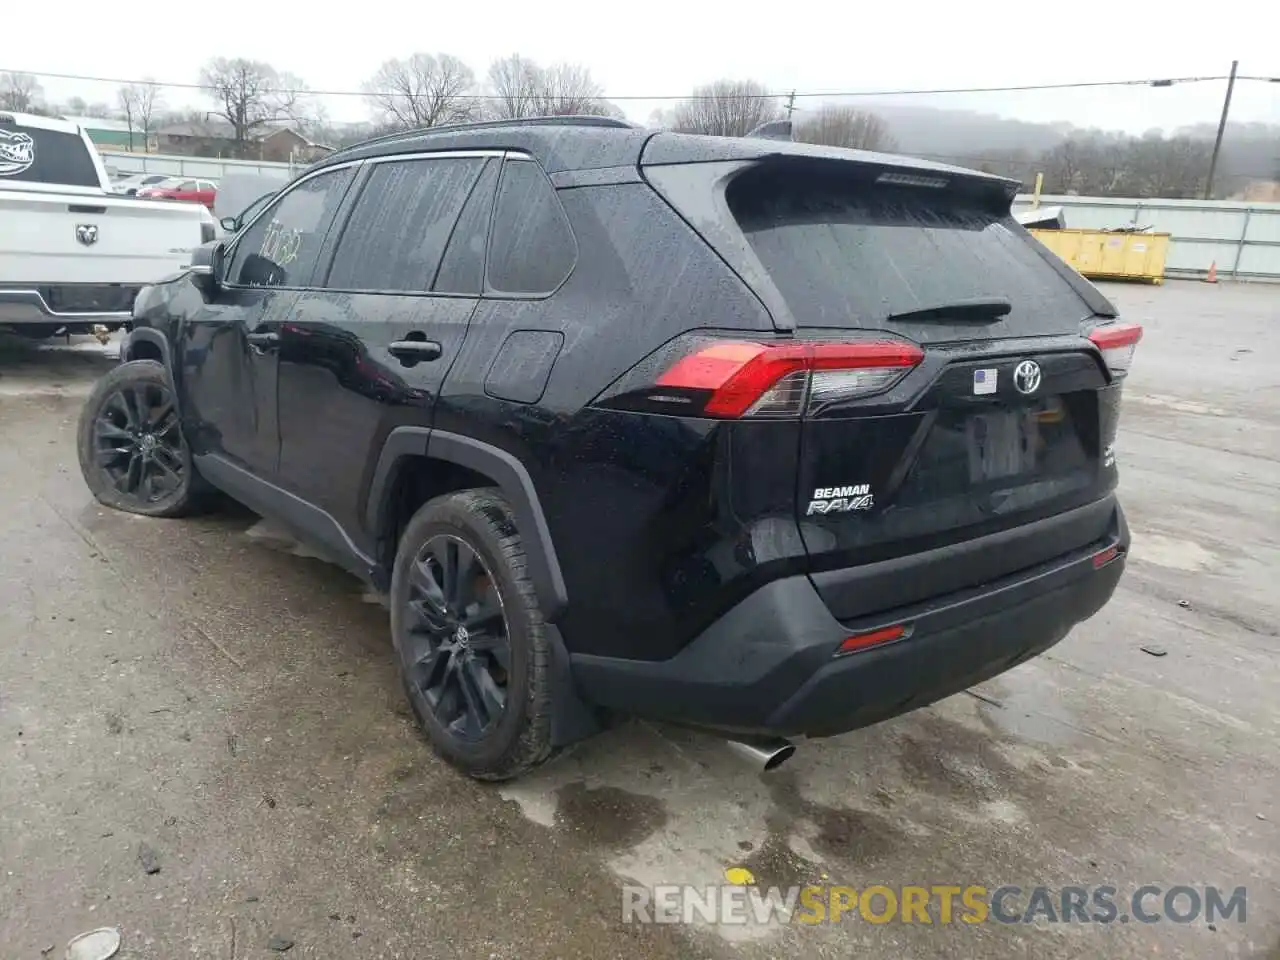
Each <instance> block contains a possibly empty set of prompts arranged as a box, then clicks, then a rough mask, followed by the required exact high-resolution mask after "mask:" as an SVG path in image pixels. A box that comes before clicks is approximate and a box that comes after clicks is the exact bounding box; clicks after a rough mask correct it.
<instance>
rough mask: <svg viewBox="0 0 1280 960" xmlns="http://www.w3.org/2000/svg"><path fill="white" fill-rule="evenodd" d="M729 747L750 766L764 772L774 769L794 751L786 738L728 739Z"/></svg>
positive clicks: (794, 747)
mask: <svg viewBox="0 0 1280 960" xmlns="http://www.w3.org/2000/svg"><path fill="white" fill-rule="evenodd" d="M727 742H728V744H729V748H730V749H731V750H733V752H734V753H736V754H737V755H738V756H740V757H742V758H743V759H744V760H746V761H747V762H748V763H750V764H751V765H752V766H755V767H757V768H759V769H760V770H762V771H764V772H768V771H770V770H776V769H777V768H778V767H780V766H782V765H783V764H784V763H786V762H787V761H788V760H790V759H791V757H792V755H793V754H794V753H795V752H796V746H795V744H794V743H791V742H789V741H787V740H729V741H727Z"/></svg>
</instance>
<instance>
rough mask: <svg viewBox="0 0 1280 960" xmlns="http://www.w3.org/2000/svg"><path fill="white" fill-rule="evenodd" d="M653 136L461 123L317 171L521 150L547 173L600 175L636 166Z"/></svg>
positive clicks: (572, 124) (343, 154)
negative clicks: (370, 161)
mask: <svg viewBox="0 0 1280 960" xmlns="http://www.w3.org/2000/svg"><path fill="white" fill-rule="evenodd" d="M651 136H653V131H652V130H645V129H643V128H641V127H637V126H635V125H634V124H630V123H627V122H626V121H625V120H614V119H611V118H609V117H580V116H573V117H530V118H526V119H521V120H495V121H491V122H484V123H460V124H453V125H450V126H441V127H427V128H425V129H422V130H408V131H405V132H404V133H393V134H390V135H388V136H385V137H378V138H377V139H374V140H366V141H365V142H364V143H358V144H356V145H355V146H352V147H348V148H346V149H345V150H339V151H338V152H337V153H334V154H331V155H330V156H329V157H327V158H325V159H324V160H322V161H321V162H320V163H317V164H316V165H315V166H314V167H312V169H315V170H318V169H321V168H322V167H326V166H328V165H330V164H332V163H343V162H346V161H350V160H363V159H365V158H366V157H382V156H387V155H388V154H396V153H427V152H433V151H437V150H520V151H523V152H525V153H528V154H529V155H531V156H532V157H534V158H535V159H536V160H537V161H538V162H539V163H541V164H542V166H543V168H544V169H545V170H546V171H547V173H559V172H560V171H562V170H594V169H598V168H600V167H617V166H624V165H630V166H635V165H636V163H638V162H639V160H640V152H641V150H642V149H643V147H644V144H645V141H646V140H648V139H649V138H650V137H651Z"/></svg>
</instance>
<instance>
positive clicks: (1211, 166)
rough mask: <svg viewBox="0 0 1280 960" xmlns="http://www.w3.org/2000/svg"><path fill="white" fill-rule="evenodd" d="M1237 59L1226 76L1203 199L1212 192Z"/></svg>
mask: <svg viewBox="0 0 1280 960" xmlns="http://www.w3.org/2000/svg"><path fill="white" fill-rule="evenodd" d="M1239 66H1240V61H1239V60H1232V61H1231V75H1230V76H1229V77H1228V78H1227V96H1226V98H1225V99H1223V101H1222V117H1221V118H1220V119H1219V120H1218V136H1217V137H1216V138H1215V139H1214V141H1213V156H1212V157H1211V158H1210V159H1209V178H1208V179H1207V180H1206V181H1205V184H1204V199H1205V200H1208V199H1209V197H1210V195H1212V193H1213V174H1214V172H1215V171H1216V170H1217V168H1218V151H1219V150H1221V149H1222V134H1223V131H1225V130H1226V129H1227V112H1228V111H1229V110H1230V109H1231V91H1232V90H1234V89H1235V86H1236V68H1237V67H1239Z"/></svg>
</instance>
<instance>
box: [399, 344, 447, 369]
mask: <svg viewBox="0 0 1280 960" xmlns="http://www.w3.org/2000/svg"><path fill="white" fill-rule="evenodd" d="M387 352H388V353H390V354H391V355H392V356H393V357H397V358H399V360H400V362H401V363H402V364H404V365H405V366H408V365H409V364H412V363H419V362H421V361H423V360H435V359H438V358H439V356H440V355H441V354H442V353H444V348H443V347H442V346H440V344H439V343H437V342H436V341H435V340H393V341H392V342H391V344H390V345H389V346H388V347H387Z"/></svg>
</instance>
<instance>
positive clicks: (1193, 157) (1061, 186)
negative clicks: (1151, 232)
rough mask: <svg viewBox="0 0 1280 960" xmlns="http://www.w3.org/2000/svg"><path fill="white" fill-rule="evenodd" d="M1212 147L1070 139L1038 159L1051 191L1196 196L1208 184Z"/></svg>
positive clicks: (1160, 140) (1156, 134)
mask: <svg viewBox="0 0 1280 960" xmlns="http://www.w3.org/2000/svg"><path fill="white" fill-rule="evenodd" d="M1212 149H1213V145H1212V143H1211V142H1210V141H1209V140H1207V139H1203V138H1200V137H1188V136H1176V137H1169V138H1165V137H1164V136H1163V134H1161V133H1160V131H1158V130H1153V131H1149V132H1148V133H1147V134H1145V135H1144V136H1142V137H1141V138H1134V137H1123V136H1114V135H1111V136H1108V135H1099V134H1097V133H1093V134H1086V135H1082V136H1074V137H1070V138H1068V139H1066V140H1064V141H1062V143H1060V144H1058V145H1057V146H1056V147H1054V148H1053V149H1052V150H1048V151H1046V152H1045V153H1044V154H1042V155H1041V157H1040V168H1041V169H1042V170H1043V171H1044V174H1045V188H1046V190H1048V191H1049V192H1050V193H1075V194H1083V195H1087V196H1104V197H1105V196H1128V197H1170V198H1178V197H1184V198H1185V197H1195V196H1198V195H1199V190H1200V189H1201V187H1203V185H1204V175H1205V171H1206V170H1207V169H1208V166H1209V154H1210V152H1211V151H1212Z"/></svg>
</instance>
